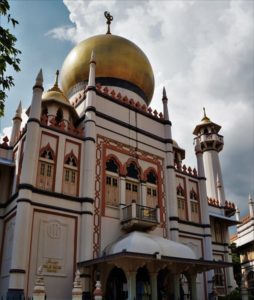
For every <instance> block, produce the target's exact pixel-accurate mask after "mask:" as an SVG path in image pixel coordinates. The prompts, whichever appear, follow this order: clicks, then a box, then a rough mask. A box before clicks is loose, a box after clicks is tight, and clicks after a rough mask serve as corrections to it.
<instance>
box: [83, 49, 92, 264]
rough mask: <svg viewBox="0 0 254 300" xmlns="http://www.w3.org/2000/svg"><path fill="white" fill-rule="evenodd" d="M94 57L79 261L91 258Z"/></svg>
mask: <svg viewBox="0 0 254 300" xmlns="http://www.w3.org/2000/svg"><path fill="white" fill-rule="evenodd" d="M95 66H96V62H95V57H94V54H93V53H92V56H91V60H90V71H89V81H88V88H87V89H88V91H87V95H86V96H87V97H86V107H85V111H84V113H85V136H84V145H83V160H84V163H83V176H82V177H81V178H83V182H82V189H81V193H82V197H83V199H84V201H83V203H82V214H81V229H80V238H81V239H80V250H79V253H80V261H84V260H88V259H92V258H93V211H94V204H93V203H94V192H95V164H96V106H95V105H96V88H95Z"/></svg>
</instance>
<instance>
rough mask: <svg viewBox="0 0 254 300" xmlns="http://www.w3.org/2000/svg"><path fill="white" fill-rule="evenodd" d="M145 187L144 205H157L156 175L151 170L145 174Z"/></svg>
mask: <svg viewBox="0 0 254 300" xmlns="http://www.w3.org/2000/svg"><path fill="white" fill-rule="evenodd" d="M146 178H147V187H146V196H147V197H146V205H147V206H149V207H155V206H156V205H158V187H157V175H156V173H155V172H154V171H153V170H151V171H150V172H149V173H148V174H147V177H146Z"/></svg>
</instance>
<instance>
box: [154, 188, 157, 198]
mask: <svg viewBox="0 0 254 300" xmlns="http://www.w3.org/2000/svg"><path fill="white" fill-rule="evenodd" d="M156 196H157V191H156V190H155V189H153V197H156Z"/></svg>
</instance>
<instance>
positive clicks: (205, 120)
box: [201, 107, 211, 122]
mask: <svg viewBox="0 0 254 300" xmlns="http://www.w3.org/2000/svg"><path fill="white" fill-rule="evenodd" d="M203 111H204V116H203V118H202V120H201V121H202V122H211V121H210V119H209V118H208V117H207V115H206V111H205V107H203Z"/></svg>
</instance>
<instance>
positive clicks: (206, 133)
mask: <svg viewBox="0 0 254 300" xmlns="http://www.w3.org/2000/svg"><path fill="white" fill-rule="evenodd" d="M203 110H204V116H203V118H202V120H201V122H200V123H199V124H198V125H197V126H196V127H195V129H194V131H193V134H194V135H196V138H195V145H196V154H197V151H198V152H202V153H203V162H204V171H205V172H204V177H206V188H207V196H208V197H211V198H213V199H217V200H219V201H220V202H221V205H223V203H224V202H225V194H224V186H223V180H222V173H221V167H220V160H219V152H220V151H221V150H222V149H223V145H224V142H223V136H221V135H220V134H219V131H220V129H221V126H220V125H218V124H216V123H214V122H212V121H211V120H210V118H208V117H207V115H206V111H205V108H203ZM218 183H219V184H218Z"/></svg>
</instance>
